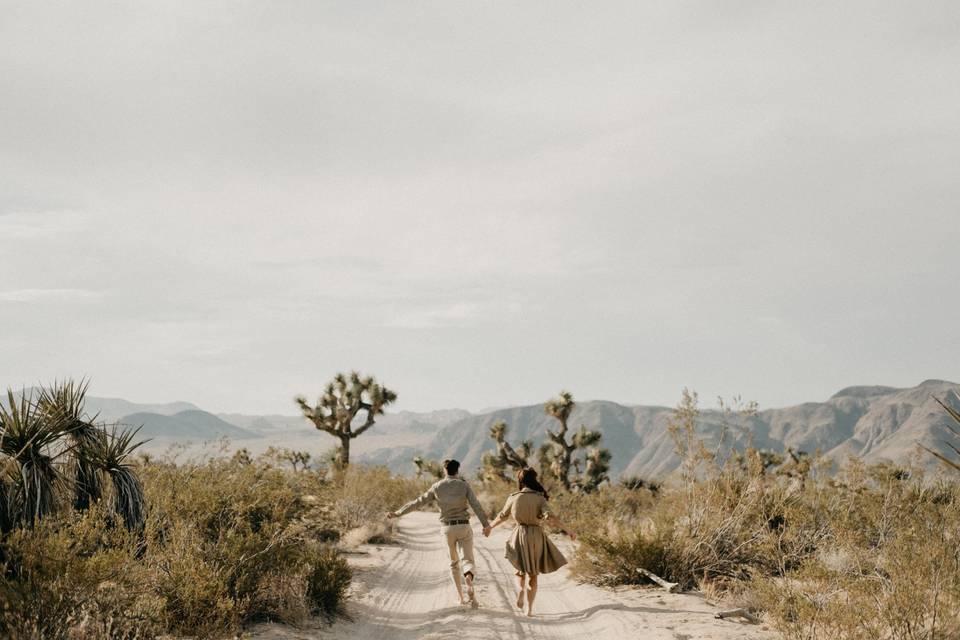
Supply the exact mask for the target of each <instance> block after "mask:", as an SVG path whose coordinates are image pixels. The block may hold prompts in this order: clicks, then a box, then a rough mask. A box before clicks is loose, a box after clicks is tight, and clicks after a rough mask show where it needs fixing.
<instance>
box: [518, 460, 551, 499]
mask: <svg viewBox="0 0 960 640" xmlns="http://www.w3.org/2000/svg"><path fill="white" fill-rule="evenodd" d="M524 487H526V488H527V489H533V490H534V491H538V492H540V493H542V494H543V497H544V498H546V499H547V500H549V499H550V496H549V495H547V490H546V489H544V488H543V485H542V484H540V481H539V480H537V472H536V470H535V469H531V468H530V467H527V468H526V469H520V470H519V471H517V489H518V490H519V491H523V488H524Z"/></svg>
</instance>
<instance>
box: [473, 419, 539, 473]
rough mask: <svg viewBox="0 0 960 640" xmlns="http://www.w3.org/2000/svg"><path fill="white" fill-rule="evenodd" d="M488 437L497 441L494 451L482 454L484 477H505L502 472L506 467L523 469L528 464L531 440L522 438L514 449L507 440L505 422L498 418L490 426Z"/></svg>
mask: <svg viewBox="0 0 960 640" xmlns="http://www.w3.org/2000/svg"><path fill="white" fill-rule="evenodd" d="M490 437H491V438H492V439H493V441H494V442H496V443H497V451H496V453H494V452H492V451H488V452H487V453H485V454H483V458H482V462H483V471H482V475H483V477H484V478H485V479H493V478H500V479H506V477H505V475H504V472H505V471H506V469H507V467H513V468H514V469H523V468H525V467H527V466H529V464H528V463H527V460H528V459H529V457H530V452H531V450H532V449H533V442H531V441H530V440H524V441H523V442H521V443H520V445H519V446H518V447H517V448H516V449H514V448H513V447H512V446H511V445H510V443H509V442H507V439H506V437H507V423H506V422H504V421H503V420H498V421H497V422H494V423H493V425H491V426H490Z"/></svg>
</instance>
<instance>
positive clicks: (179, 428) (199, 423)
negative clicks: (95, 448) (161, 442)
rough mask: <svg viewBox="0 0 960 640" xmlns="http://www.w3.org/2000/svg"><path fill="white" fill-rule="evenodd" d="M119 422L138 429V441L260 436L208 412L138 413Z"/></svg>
mask: <svg viewBox="0 0 960 640" xmlns="http://www.w3.org/2000/svg"><path fill="white" fill-rule="evenodd" d="M119 422H120V423H122V424H125V425H131V426H138V427H139V426H141V425H142V427H141V428H140V431H139V432H138V433H137V436H138V437H139V438H163V439H166V440H177V441H196V440H214V439H217V438H223V437H227V438H230V439H232V440H243V439H247V438H259V437H261V436H260V434H258V433H254V432H252V431H248V430H246V429H241V428H240V427H238V426H236V425H232V424H230V423H229V422H226V421H224V420H221V419H220V418H218V417H217V416H215V415H213V414H212V413H207V412H206V411H200V410H199V409H191V410H188V411H180V412H179V413H175V414H173V415H169V416H167V415H162V414H159V413H149V412H140V413H132V414H130V415H128V416H123V417H122V418H121V419H120V420H119Z"/></svg>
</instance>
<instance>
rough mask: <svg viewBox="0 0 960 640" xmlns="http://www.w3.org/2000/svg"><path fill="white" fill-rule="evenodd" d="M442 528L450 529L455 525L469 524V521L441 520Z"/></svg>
mask: <svg viewBox="0 0 960 640" xmlns="http://www.w3.org/2000/svg"><path fill="white" fill-rule="evenodd" d="M441 522H443V526H445V527H452V526H453V525H455V524H470V521H469V520H441Z"/></svg>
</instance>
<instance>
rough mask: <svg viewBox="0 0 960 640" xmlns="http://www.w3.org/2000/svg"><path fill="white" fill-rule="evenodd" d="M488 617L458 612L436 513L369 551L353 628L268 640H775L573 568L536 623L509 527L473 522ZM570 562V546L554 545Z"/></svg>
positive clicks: (415, 516)
mask: <svg viewBox="0 0 960 640" xmlns="http://www.w3.org/2000/svg"><path fill="white" fill-rule="evenodd" d="M474 528H475V536H474V541H475V547H476V556H477V585H478V590H477V593H478V595H477V597H478V600H479V602H480V608H479V609H470V608H469V607H462V606H459V605H456V604H455V603H456V592H455V591H454V588H453V583H452V581H451V579H450V571H449V557H448V556H447V550H446V545H445V544H442V543H441V539H440V536H439V531H438V529H439V523H438V522H437V515H436V514H435V513H427V512H417V513H411V514H408V515H406V516H404V517H403V518H402V519H400V520H399V532H398V539H399V541H400V544H399V545H397V546H393V545H363V546H361V547H360V549H359V551H360V552H361V555H353V556H351V558H350V562H351V565H352V566H353V567H354V584H353V586H352V587H351V592H350V599H349V602H348V604H347V611H348V613H349V615H350V616H351V617H352V618H353V621H352V622H350V621H346V620H342V621H338V622H336V623H335V624H333V625H332V626H322V627H305V628H301V629H292V628H290V627H283V626H281V625H261V626H260V627H257V628H255V629H252V630H251V636H252V637H253V638H257V639H260V640H294V639H301V638H304V639H305V638H329V639H330V640H361V639H362V640H378V639H384V640H388V639H389V640H441V639H447V638H449V639H450V640H487V639H501V638H502V639H506V638H517V639H519V638H542V639H548V638H549V639H551V640H552V639H562V638H576V639H577V640H591V639H592V640H619V639H623V640H626V639H627V638H644V639H648V640H659V639H665V640H692V639H694V638H698V639H699V638H704V639H706V638H710V639H715V640H725V639H733V638H738V639H746V640H761V639H763V640H773V639H777V638H780V636H779V635H778V634H775V633H774V632H772V631H770V630H768V629H766V627H765V626H763V625H761V626H757V625H748V624H745V623H741V622H737V621H730V620H717V619H715V618H714V617H713V616H714V613H716V611H717V609H716V607H714V606H713V605H711V604H710V603H708V602H706V601H705V600H704V599H703V598H701V597H699V596H696V595H686V594H668V593H665V592H664V591H662V590H655V589H646V588H635V587H621V588H618V589H602V588H598V587H594V586H591V585H584V584H577V583H575V582H573V581H572V580H571V579H570V577H569V574H568V571H567V568H566V567H564V568H563V569H561V570H560V571H558V572H556V573H552V574H549V575H545V576H541V577H540V591H539V594H538V595H537V599H536V604H535V607H534V614H535V617H533V618H527V617H526V616H525V615H524V614H523V613H522V612H520V611H519V610H518V609H517V608H516V604H515V600H516V580H515V578H514V575H513V567H511V566H510V564H509V563H508V562H507V560H506V559H505V558H504V557H503V545H504V541H505V539H506V537H507V534H508V533H509V526H505V527H500V528H498V529H497V530H495V531H494V533H493V535H492V536H491V537H490V538H484V537H483V536H482V535H480V529H479V525H478V524H476V523H474ZM554 539H555V540H556V542H557V543H558V545H559V546H561V548H562V549H563V550H564V553H565V554H567V555H568V556H569V551H570V549H569V546H568V545H567V544H563V542H565V541H561V540H559V539H557V538H556V537H555V538H554Z"/></svg>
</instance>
